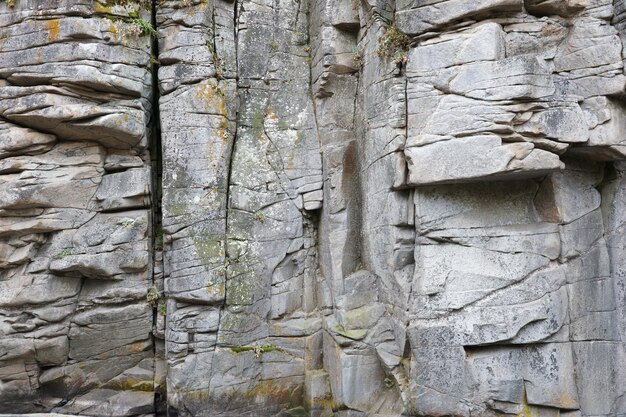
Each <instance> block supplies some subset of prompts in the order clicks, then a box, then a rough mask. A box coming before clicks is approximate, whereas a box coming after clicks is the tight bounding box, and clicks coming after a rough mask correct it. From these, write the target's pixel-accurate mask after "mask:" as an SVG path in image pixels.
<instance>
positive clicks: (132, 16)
mask: <svg viewBox="0 0 626 417" xmlns="http://www.w3.org/2000/svg"><path fill="white" fill-rule="evenodd" d="M128 22H129V23H130V24H131V25H132V26H133V28H134V31H132V32H131V33H132V34H134V35H135V36H141V35H150V36H153V37H155V38H156V36H157V31H156V29H154V27H152V23H150V22H148V21H146V20H143V19H142V18H141V16H139V12H130V13H128Z"/></svg>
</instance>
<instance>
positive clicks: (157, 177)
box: [150, 0, 167, 417]
mask: <svg viewBox="0 0 626 417" xmlns="http://www.w3.org/2000/svg"><path fill="white" fill-rule="evenodd" d="M157 3H158V1H157V0H152V4H151V8H150V20H151V24H152V27H153V28H155V29H157V19H156V13H157V7H158V6H157ZM151 40H152V45H151V49H152V51H151V52H152V57H153V60H152V61H153V62H152V67H151V72H152V94H151V104H152V109H151V110H152V116H151V121H150V127H151V130H150V134H151V140H150V162H151V167H152V205H151V207H152V233H151V248H152V250H151V253H152V258H153V270H152V285H153V286H154V287H156V288H157V289H158V290H161V289H162V285H158V284H159V283H157V282H155V276H154V265H155V263H156V262H155V259H154V256H155V254H156V252H157V251H158V250H160V248H161V246H162V244H163V242H162V236H163V215H162V211H161V207H162V199H163V186H162V178H163V151H162V142H161V117H160V112H159V98H160V93H159V79H158V73H159V42H158V37H152V38H151ZM157 305H158V304H155V307H154V308H153V311H152V314H153V316H152V317H153V319H152V323H153V328H154V327H155V326H156V324H157V320H158V315H159V312H158V308H157ZM157 342H158V341H157V338H156V337H155V336H154V330H153V332H152V355H153V360H154V370H153V371H154V372H155V385H154V387H155V390H154V391H155V392H154V412H155V416H156V417H164V416H166V415H167V395H166V392H164V391H162V390H163V389H164V388H163V387H161V388H160V389H158V390H157V389H156V369H157V366H156V365H157V364H156V362H157V360H158V356H159V352H158V351H157Z"/></svg>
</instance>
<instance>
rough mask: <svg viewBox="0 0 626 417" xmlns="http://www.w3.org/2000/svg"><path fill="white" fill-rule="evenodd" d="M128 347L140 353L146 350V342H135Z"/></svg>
mask: <svg viewBox="0 0 626 417" xmlns="http://www.w3.org/2000/svg"><path fill="white" fill-rule="evenodd" d="M128 349H129V350H130V351H131V352H133V353H139V352H143V351H144V350H146V344H145V343H144V342H135V343H131V344H130V345H128Z"/></svg>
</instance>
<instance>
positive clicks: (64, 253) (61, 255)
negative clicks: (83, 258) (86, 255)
mask: <svg viewBox="0 0 626 417" xmlns="http://www.w3.org/2000/svg"><path fill="white" fill-rule="evenodd" d="M71 255H75V252H74V248H72V247H67V248H63V249H62V250H61V252H59V253H58V254H57V258H58V259H63V258H67V257H68V256H71Z"/></svg>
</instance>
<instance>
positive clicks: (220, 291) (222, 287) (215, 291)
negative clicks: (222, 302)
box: [207, 282, 226, 297]
mask: <svg viewBox="0 0 626 417" xmlns="http://www.w3.org/2000/svg"><path fill="white" fill-rule="evenodd" d="M207 291H208V292H209V294H212V295H218V296H220V297H221V296H223V295H224V294H226V284H224V283H223V282H222V283H221V284H218V285H209V286H208V287H207Z"/></svg>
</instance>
